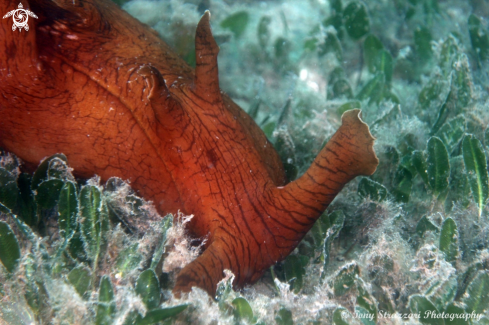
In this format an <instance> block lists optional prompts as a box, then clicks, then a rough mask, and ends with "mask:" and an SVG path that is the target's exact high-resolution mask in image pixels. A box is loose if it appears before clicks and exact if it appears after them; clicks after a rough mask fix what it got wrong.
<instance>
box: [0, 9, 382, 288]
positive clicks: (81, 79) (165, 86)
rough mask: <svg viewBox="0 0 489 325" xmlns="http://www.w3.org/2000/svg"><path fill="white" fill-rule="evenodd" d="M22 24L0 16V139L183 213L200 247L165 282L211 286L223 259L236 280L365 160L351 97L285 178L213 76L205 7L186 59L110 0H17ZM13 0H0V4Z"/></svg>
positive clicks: (283, 247) (271, 257)
mask: <svg viewBox="0 0 489 325" xmlns="http://www.w3.org/2000/svg"><path fill="white" fill-rule="evenodd" d="M22 3H23V5H24V8H26V9H29V10H31V11H32V12H34V13H35V14H36V15H37V16H38V18H37V19H35V18H30V19H29V21H28V23H29V26H30V29H29V31H25V30H23V31H21V32H19V31H12V20H11V19H3V20H2V21H1V29H0V147H3V148H4V149H6V150H8V151H11V152H13V153H15V154H16V155H17V156H19V157H20V158H22V159H23V160H24V161H25V163H26V164H27V165H29V164H31V165H33V164H37V163H38V162H39V161H40V160H41V159H43V158H44V157H46V156H50V155H53V154H55V153H64V154H65V155H66V156H67V158H68V161H69V163H70V165H71V166H72V167H73V168H74V169H75V172H76V174H77V176H79V177H83V178H88V177H91V176H93V175H94V174H97V175H99V176H100V177H101V179H102V180H106V179H108V178H109V177H112V176H117V177H120V178H122V179H127V180H129V181H130V182H131V185H132V187H133V188H134V189H135V190H137V191H138V193H139V194H140V195H142V196H143V197H145V198H146V199H150V200H152V201H153V202H154V204H155V205H156V208H157V209H158V210H159V212H160V213H162V214H163V215H164V214H166V213H168V212H171V213H176V212H177V211H178V210H180V211H182V212H184V213H185V214H193V215H195V217H194V218H193V219H192V221H191V222H190V224H189V226H188V230H189V232H190V233H191V234H192V235H193V236H196V237H201V238H202V237H206V238H207V244H206V246H205V250H204V251H203V253H202V254H201V255H200V256H199V257H198V258H197V259H196V260H194V261H193V262H191V263H190V264H189V265H187V266H186V267H185V268H184V269H183V270H182V271H181V272H180V274H179V275H178V277H177V280H176V284H175V288H174V292H175V293H180V292H186V291H189V290H190V289H191V287H193V286H198V287H201V288H203V289H205V290H206V291H207V292H209V293H210V294H211V295H213V294H214V293H215V290H216V284H217V282H218V281H219V280H221V279H222V277H223V270H225V269H230V270H231V271H232V272H233V273H234V274H235V275H236V279H235V283H234V284H235V285H236V286H238V287H240V286H243V285H244V284H247V283H253V282H254V281H256V280H257V279H258V278H259V277H260V276H261V275H262V274H263V272H264V271H265V270H266V269H267V268H269V267H270V266H271V265H273V264H274V263H276V262H277V261H280V260H283V259H284V258H285V257H286V256H287V255H288V254H289V253H290V252H291V251H292V250H293V249H294V248H295V247H296V246H297V244H298V243H299V241H300V240H301V239H302V238H303V237H304V235H305V234H306V233H307V231H308V230H309V229H310V228H311V227H312V225H313V223H314V222H315V221H316V220H317V219H318V217H319V216H320V215H321V214H322V213H323V211H324V210H325V209H326V207H327V206H328V204H329V203H330V202H331V201H332V200H333V198H334V197H335V195H336V194H337V193H338V192H339V191H340V190H341V189H342V188H343V186H344V185H345V184H346V183H347V182H349V181H350V180H351V179H353V178H354V177H356V176H358V175H371V174H372V173H373V172H374V171H375V169H376V167H377V164H378V159H377V157H376V156H375V153H374V151H373V147H372V146H373V141H374V139H373V137H372V136H371V135H370V133H369V129H368V126H367V125H366V124H365V123H363V122H362V121H361V119H360V116H359V115H360V111H359V110H351V111H348V112H346V113H344V114H343V117H342V123H343V124H342V126H341V127H340V128H339V130H338V131H337V132H336V133H335V134H334V136H333V137H332V138H331V140H330V141H329V142H328V144H327V145H326V146H325V147H324V148H323V149H322V150H321V152H320V153H319V155H318V156H317V157H316V159H315V160H314V162H313V163H312V165H311V167H310V168H309V169H308V170H307V171H306V172H305V173H304V175H302V176H301V177H300V178H298V179H297V180H295V181H293V182H290V183H288V184H287V183H286V179H285V173H284V170H283V167H282V163H281V162H280V158H279V156H278V155H277V153H276V151H275V150H274V149H273V147H272V145H271V144H270V142H269V141H268V140H267V139H266V137H265V135H264V134H263V132H262V131H261V130H260V128H259V127H258V126H257V125H256V124H255V123H254V121H253V120H252V119H251V118H250V117H249V116H248V115H247V114H246V113H245V112H244V111H242V110H241V109H240V108H239V107H238V106H237V105H236V104H235V103H233V102H232V101H231V100H230V99H229V98H228V97H227V96H226V95H225V94H223V93H222V92H221V91H220V89H219V80H218V70H217V54H218V52H219V47H218V46H217V44H216V42H215V40H214V38H213V36H212V33H211V29H210V25H209V18H210V14H209V12H206V13H205V14H204V15H203V17H202V19H201V20H200V22H199V24H198V26H197V32H196V38H195V47H196V69H195V70H193V69H192V68H190V67H189V66H188V65H187V64H186V63H184V61H182V60H181V59H180V58H179V57H177V56H176V55H175V54H174V53H173V52H172V50H171V49H170V48H169V47H168V46H167V45H166V44H165V43H164V42H163V41H162V40H161V39H159V38H158V37H157V35H156V34H155V32H154V31H153V30H151V29H150V28H148V27H147V26H145V25H143V24H141V23H140V22H138V21H137V20H136V19H134V18H132V17H130V16H129V15H128V14H127V13H125V12H123V11H122V10H120V9H119V8H118V7H117V6H116V5H115V4H113V3H112V2H111V1H110V0H76V1H73V0H55V1H51V0H36V1H34V0H29V1H27V0H24V1H23V2H22ZM17 7H18V0H14V1H12V0H1V1H0V12H2V13H6V12H9V11H10V10H13V9H16V8H17Z"/></svg>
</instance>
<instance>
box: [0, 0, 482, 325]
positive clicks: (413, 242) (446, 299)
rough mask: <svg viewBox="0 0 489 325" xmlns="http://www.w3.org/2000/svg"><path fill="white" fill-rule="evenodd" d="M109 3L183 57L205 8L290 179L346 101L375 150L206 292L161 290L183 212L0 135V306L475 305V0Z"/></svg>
mask: <svg viewBox="0 0 489 325" xmlns="http://www.w3.org/2000/svg"><path fill="white" fill-rule="evenodd" d="M123 5H124V8H125V9H126V10H128V11H129V12H131V13H132V14H134V15H135V16H137V17H138V18H139V19H141V20H143V21H145V22H146V23H148V24H150V25H151V26H153V27H154V28H155V29H156V30H157V31H158V32H159V33H160V35H161V36H162V37H163V38H164V39H165V40H166V41H167V42H168V43H169V44H171V45H172V46H173V47H174V48H175V49H176V50H177V52H179V53H180V54H181V55H182V57H184V58H185V59H186V61H187V62H189V63H190V64H192V63H193V62H194V60H195V58H192V55H191V53H192V52H193V49H192V48H191V47H192V46H191V44H192V42H193V40H191V37H192V35H193V33H194V31H195V24H196V23H197V22H198V17H199V16H200V15H201V14H202V13H203V10H205V9H210V10H211V12H212V14H213V16H212V17H213V20H212V21H211V24H212V27H213V33H214V35H215V38H216V40H217V42H218V43H219V45H220V47H221V51H220V57H219V65H220V73H221V75H220V77H221V79H220V80H221V81H220V84H221V87H222V88H223V89H224V90H225V91H226V92H227V93H228V94H229V95H230V96H231V97H232V98H233V99H235V100H236V101H237V102H238V103H239V104H240V105H241V107H243V108H245V109H247V111H248V113H249V114H250V115H251V116H252V117H253V118H254V119H255V120H256V121H257V123H258V124H259V125H260V126H261V127H262V129H263V130H264V132H265V133H266V134H267V136H268V138H269V139H270V140H271V141H272V142H273V143H274V146H275V147H276V148H277V150H278V151H279V154H280V156H281V158H282V161H283V162H284V165H285V166H286V168H287V173H288V177H289V178H290V179H294V178H296V177H298V176H300V175H302V174H303V173H304V171H305V170H306V169H307V167H308V166H309V165H310V164H311V162H312V160H313V159H314V157H315V156H316V154H317V153H318V152H319V151H320V150H321V148H322V147H323V145H324V143H325V142H327V140H328V139H329V137H331V136H332V134H333V133H334V130H336V129H337V128H338V126H339V123H340V116H341V114H342V113H343V112H345V111H347V110H350V109H353V108H361V109H362V113H363V118H364V120H365V121H366V122H367V123H368V124H369V126H370V130H371V132H372V134H373V135H374V136H375V137H376V139H377V140H376V144H375V151H376V152H377V155H378V157H379V160H380V165H379V168H378V169H377V172H376V173H375V174H373V175H372V176H370V177H363V178H359V179H357V180H355V181H353V182H351V183H350V184H348V185H347V186H346V187H345V188H344V189H343V191H342V192H341V193H340V194H339V196H338V197H337V198H336V199H335V200H334V201H333V202H332V204H331V205H330V206H329V208H328V210H327V211H326V212H325V213H324V214H323V215H322V216H321V217H320V219H319V221H318V222H316V224H315V225H314V227H313V228H312V230H311V231H310V232H309V233H308V234H307V235H306V237H305V239H304V240H303V241H302V242H301V243H300V244H299V246H298V247H297V249H296V250H294V252H293V253H292V254H291V255H290V256H288V257H287V258H286V259H285V260H284V261H283V262H281V263H279V264H277V265H275V266H274V267H273V268H271V269H270V271H269V272H267V273H266V274H265V275H264V276H263V278H262V279H261V280H260V281H259V282H258V283H257V284H255V285H253V286H250V287H247V288H245V289H244V290H242V291H234V290H233V289H232V285H231V284H232V279H233V275H231V274H228V277H227V278H226V279H225V280H224V281H222V282H221V283H220V284H219V286H218V290H217V293H216V297H215V300H210V299H209V297H208V296H207V294H206V293H205V292H203V291H201V290H199V289H194V290H193V291H192V292H191V293H190V294H189V295H188V296H184V297H182V299H174V298H173V299H170V292H171V288H172V286H173V284H174V281H175V275H176V274H177V272H178V269H180V268H182V267H183V266H184V265H185V264H187V263H189V262H190V261H191V260H192V259H193V258H195V257H196V256H197V255H198V250H199V243H198V242H196V241H195V240H193V239H192V238H188V236H186V235H185V234H184V231H183V229H184V224H185V222H189V221H188V220H187V219H185V217H183V216H182V217H181V218H180V220H181V222H175V224H173V223H172V218H171V217H166V218H163V219H161V218H159V217H158V216H157V215H156V213H155V212H154V208H153V207H152V205H151V203H149V202H146V201H144V200H143V199H141V198H140V197H138V196H137V195H135V193H134V192H133V191H132V190H131V189H130V184H129V185H128V184H125V183H124V182H123V181H122V180H120V179H117V178H113V179H110V180H108V181H107V182H106V183H105V184H103V185H101V184H99V182H98V181H97V179H92V180H88V181H86V180H76V179H75V178H74V177H73V176H72V170H71V169H70V167H69V161H66V158H65V157H64V156H62V155H57V156H53V157H49V158H46V159H45V160H44V161H43V162H42V163H41V164H40V165H39V167H38V168H37V170H36V172H35V173H34V174H28V173H25V172H21V170H20V169H19V164H20V162H19V160H18V159H17V158H15V157H14V156H13V155H11V154H6V153H5V154H3V155H2V160H1V163H0V165H1V168H0V203H1V204H2V205H1V209H2V210H1V217H0V218H1V220H2V221H1V222H0V241H1V242H0V260H1V261H2V266H0V267H1V271H0V279H1V280H0V283H1V285H0V319H2V320H3V321H4V322H6V323H7V324H30V323H32V322H38V323H43V324H45V323H46V324H47V323H54V324H63V323H70V324H72V323H83V324H86V323H96V324H112V323H116V324H126V323H127V324H155V323H158V322H161V323H163V322H168V323H172V322H173V323H177V324H199V323H200V324H234V323H243V324H487V323H489V314H488V309H489V251H488V246H489V241H488V240H487V238H488V234H489V227H488V215H489V213H488V212H489V210H488V207H487V199H488V195H489V185H488V168H487V157H488V153H487V150H488V145H489V131H488V128H487V125H488V122H489V109H488V108H487V104H488V103H487V100H488V95H487V89H488V85H489V79H488V72H489V68H488V64H489V62H487V61H488V59H489V34H488V33H489V31H488V28H487V25H486V22H485V20H484V17H485V16H486V15H487V14H489V6H488V4H487V3H486V2H484V1H470V2H467V1H434V0H406V1H402V0H396V1H380V0H379V1H365V2H362V1H337V0H333V1H304V2H302V1H301V2H294V1H283V2H278V1H268V2H261V3H255V2H251V1H247V2H246V3H245V4H233V3H228V2H225V1H223V2H221V1H210V2H206V1H193V2H190V1H189V2H182V1H165V2H153V1H132V2H127V3H125V4H123ZM145 6H146V8H153V9H152V10H150V11H149V12H148V11H144V10H141V8H144V7H145ZM138 8H139V10H141V11H139V12H138ZM154 8H158V10H156V9H154ZM155 12H158V15H156V14H155ZM144 13H145V14H144ZM155 17H157V18H158V19H155ZM186 40H188V41H186ZM238 54H239V55H238ZM177 220H178V219H177ZM442 313H444V314H442ZM418 315H419V316H418ZM436 315H445V316H446V315H449V316H450V315H453V318H452V319H450V317H448V318H446V317H442V316H438V317H437V316H436ZM457 315H458V316H459V317H460V318H457ZM389 316H391V317H389ZM84 317H85V320H84ZM464 317H465V318H464Z"/></svg>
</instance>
